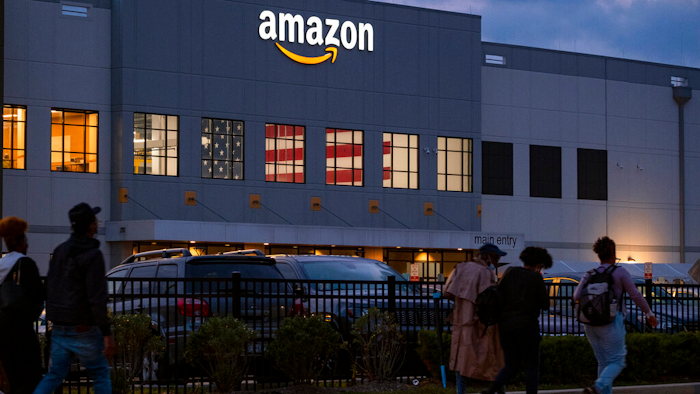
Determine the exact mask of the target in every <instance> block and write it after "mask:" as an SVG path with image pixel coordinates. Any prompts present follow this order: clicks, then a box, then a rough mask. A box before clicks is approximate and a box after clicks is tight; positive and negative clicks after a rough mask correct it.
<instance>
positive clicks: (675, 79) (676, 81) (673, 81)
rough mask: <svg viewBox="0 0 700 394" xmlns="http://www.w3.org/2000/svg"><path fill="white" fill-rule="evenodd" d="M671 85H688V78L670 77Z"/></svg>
mask: <svg viewBox="0 0 700 394" xmlns="http://www.w3.org/2000/svg"><path fill="white" fill-rule="evenodd" d="M671 86H674V87H677V86H688V78H683V77H671Z"/></svg>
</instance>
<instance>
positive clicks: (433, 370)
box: [416, 330, 453, 378]
mask: <svg viewBox="0 0 700 394" xmlns="http://www.w3.org/2000/svg"><path fill="white" fill-rule="evenodd" d="M451 345H452V335H451V334H448V333H445V332H443V333H442V363H443V364H440V348H438V335H437V332H436V331H434V330H421V331H418V348H417V349H416V352H418V356H419V357H420V359H421V360H423V362H424V363H426V366H427V367H428V371H429V372H430V374H431V375H432V376H433V377H435V378H440V377H441V373H440V365H445V367H446V368H447V366H448V365H449V363H450V347H451ZM448 375H453V374H448Z"/></svg>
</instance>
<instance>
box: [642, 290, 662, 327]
mask: <svg viewBox="0 0 700 394" xmlns="http://www.w3.org/2000/svg"><path fill="white" fill-rule="evenodd" d="M651 286H652V283H651V279H645V280H644V298H646V300H647V304H649V308H652V305H654V304H652V302H651V301H652V299H651ZM651 311H652V313H653V312H654V310H653V309H652V310H651ZM648 324H649V323H648V322H647V325H648ZM659 328H660V327H659Z"/></svg>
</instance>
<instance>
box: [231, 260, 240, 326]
mask: <svg viewBox="0 0 700 394" xmlns="http://www.w3.org/2000/svg"><path fill="white" fill-rule="evenodd" d="M231 282H232V285H233V289H231V290H232V291H231V294H232V298H233V300H232V302H231V303H232V304H233V305H231V307H232V309H231V313H232V314H233V317H235V318H236V319H240V318H241V273H240V272H238V271H233V272H231Z"/></svg>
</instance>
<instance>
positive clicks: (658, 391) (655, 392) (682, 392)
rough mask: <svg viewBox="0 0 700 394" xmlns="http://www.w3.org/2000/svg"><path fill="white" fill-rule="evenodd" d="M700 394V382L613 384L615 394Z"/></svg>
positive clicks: (546, 393)
mask: <svg viewBox="0 0 700 394" xmlns="http://www.w3.org/2000/svg"><path fill="white" fill-rule="evenodd" d="M582 392H583V388H580V389H570V390H539V391H538V393H541V394H573V393H576V394H581V393H582ZM508 393H509V394H525V392H524V391H512V392H511V391H509V392H508ZM618 393H624V394H632V393H634V394H700V383H677V384H660V385H648V386H620V387H616V386H613V394H618Z"/></svg>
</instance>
